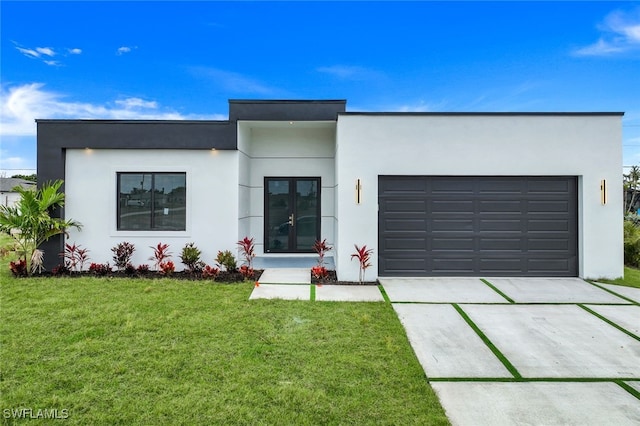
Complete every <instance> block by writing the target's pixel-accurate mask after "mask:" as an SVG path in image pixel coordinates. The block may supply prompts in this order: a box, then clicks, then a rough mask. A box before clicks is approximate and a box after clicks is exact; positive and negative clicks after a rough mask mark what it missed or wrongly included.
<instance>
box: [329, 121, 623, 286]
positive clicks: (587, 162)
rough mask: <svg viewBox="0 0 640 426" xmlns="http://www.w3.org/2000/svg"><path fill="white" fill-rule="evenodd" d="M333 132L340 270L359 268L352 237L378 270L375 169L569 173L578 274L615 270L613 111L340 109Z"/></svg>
mask: <svg viewBox="0 0 640 426" xmlns="http://www.w3.org/2000/svg"><path fill="white" fill-rule="evenodd" d="M336 140H337V142H336V144H337V152H336V185H338V186H339V188H340V191H339V192H338V194H337V197H336V198H337V206H336V212H337V214H336V216H337V217H338V218H339V224H338V226H339V229H338V239H337V241H336V246H337V259H336V262H337V264H338V275H339V277H340V279H343V280H355V279H357V277H358V267H357V264H356V262H355V261H353V262H350V261H349V258H350V254H351V253H352V252H353V245H354V244H358V245H363V244H366V245H367V247H370V248H373V249H374V250H375V252H374V258H373V265H372V267H371V268H370V269H368V270H367V279H374V278H376V277H377V271H378V263H377V253H378V235H377V229H378V222H377V221H378V205H377V197H378V187H377V184H378V175H445V176H446V175H450V176H455V175H471V176H473V175H482V176H484V175H487V176H491V175H495V176H500V175H502V176H510V175H513V176H518V175H520V176H544V175H567V176H578V177H579V179H578V182H579V188H578V191H579V196H578V210H579V212H578V215H579V217H578V221H579V241H578V251H579V270H580V276H581V277H588V278H598V277H619V276H621V275H622V273H623V253H622V192H621V191H620V190H619V189H620V188H621V187H622V175H621V171H622V142H621V141H622V128H621V117H620V116H615V115H366V114H362V115H359V114H353V115H352V114H344V115H340V116H339V118H338V127H337V136H336ZM356 179H361V182H362V202H361V204H359V205H358V204H356V203H355V190H354V187H355V182H356ZM602 179H605V180H606V181H607V186H608V188H609V191H608V197H609V199H608V203H607V204H606V205H604V206H603V205H601V203H600V181H601V180H602Z"/></svg>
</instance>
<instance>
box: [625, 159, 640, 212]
mask: <svg viewBox="0 0 640 426" xmlns="http://www.w3.org/2000/svg"><path fill="white" fill-rule="evenodd" d="M622 176H623V188H624V202H625V212H626V213H627V214H628V213H635V205H636V202H637V199H638V194H640V167H638V166H632V167H631V169H630V170H629V173H627V174H626V175H625V174H623V175H622Z"/></svg>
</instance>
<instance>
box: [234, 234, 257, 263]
mask: <svg viewBox="0 0 640 426" xmlns="http://www.w3.org/2000/svg"><path fill="white" fill-rule="evenodd" d="M238 246H240V256H242V258H243V260H244V263H245V265H247V267H248V268H249V269H251V270H253V258H254V257H256V254H255V244H254V243H253V238H249V237H244V238H243V239H241V240H240V241H238Z"/></svg>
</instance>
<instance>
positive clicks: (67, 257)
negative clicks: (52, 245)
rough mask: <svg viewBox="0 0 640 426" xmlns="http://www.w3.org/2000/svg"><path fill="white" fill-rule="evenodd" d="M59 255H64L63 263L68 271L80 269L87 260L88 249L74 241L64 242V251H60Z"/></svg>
mask: <svg viewBox="0 0 640 426" xmlns="http://www.w3.org/2000/svg"><path fill="white" fill-rule="evenodd" d="M112 250H113V249H112ZM61 255H62V256H63V257H64V264H65V265H66V266H67V268H69V270H70V271H76V272H78V271H82V270H83V269H84V264H85V262H87V261H88V260H89V250H87V249H85V248H82V246H81V245H80V244H76V243H73V244H69V243H66V244H65V245H64V252H63V253H61Z"/></svg>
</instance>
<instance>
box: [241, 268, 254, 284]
mask: <svg viewBox="0 0 640 426" xmlns="http://www.w3.org/2000/svg"><path fill="white" fill-rule="evenodd" d="M240 273H241V274H242V278H244V279H245V280H248V279H250V278H253V268H250V267H248V266H247V265H242V266H241V267H240Z"/></svg>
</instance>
